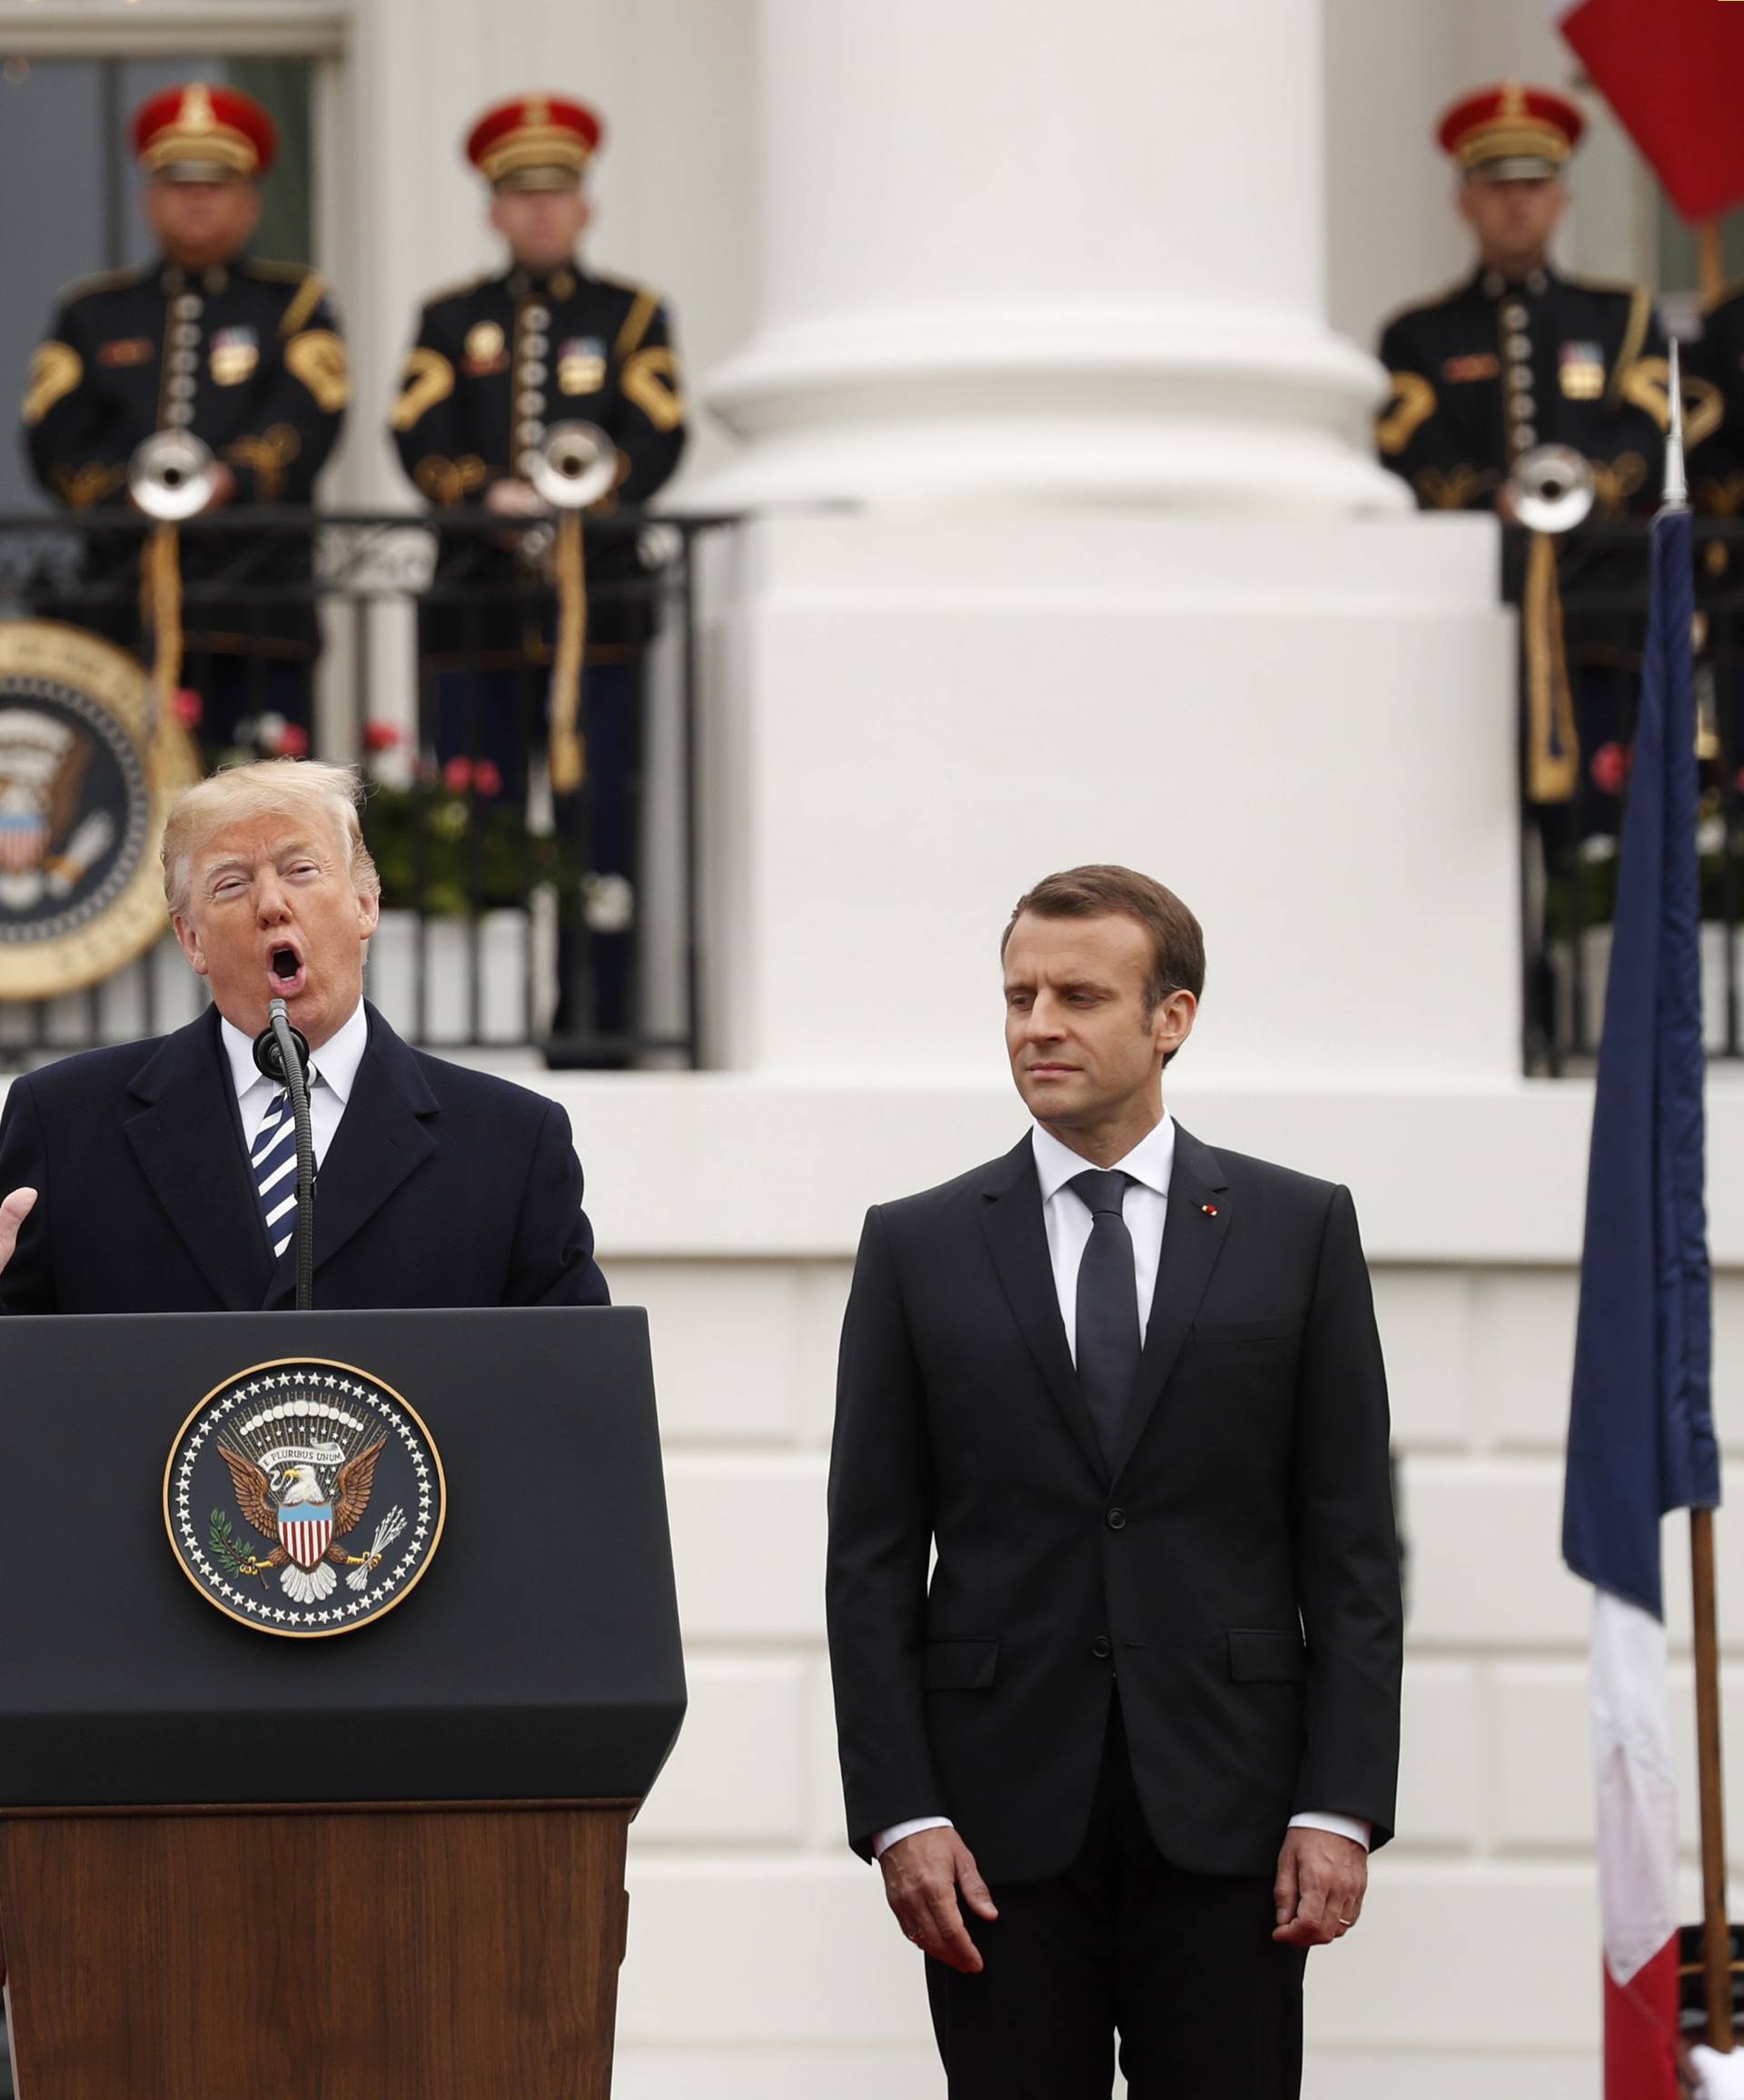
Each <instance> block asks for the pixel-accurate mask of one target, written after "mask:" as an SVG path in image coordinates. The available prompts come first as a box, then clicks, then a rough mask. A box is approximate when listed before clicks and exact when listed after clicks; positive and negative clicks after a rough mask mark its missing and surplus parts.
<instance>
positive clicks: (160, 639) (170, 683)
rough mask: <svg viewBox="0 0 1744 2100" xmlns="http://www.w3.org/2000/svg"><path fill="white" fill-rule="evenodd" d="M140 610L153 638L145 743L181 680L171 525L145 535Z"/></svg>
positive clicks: (175, 540) (176, 556)
mask: <svg viewBox="0 0 1744 2100" xmlns="http://www.w3.org/2000/svg"><path fill="white" fill-rule="evenodd" d="M139 570H140V578H139V579H140V609H141V610H142V612H143V613H144V616H145V625H146V627H147V628H148V629H149V630H150V633H151V637H152V684H151V698H150V700H149V702H148V707H149V713H148V715H147V718H146V723H145V730H146V742H147V743H148V744H150V743H153V742H154V741H155V740H156V738H157V725H158V724H159V723H160V722H161V721H162V720H163V718H164V716H165V714H166V713H167V712H168V709H169V705H170V702H171V701H172V700H173V698H175V689H176V688H177V687H178V686H179V685H180V684H181V683H182V548H181V534H180V533H179V532H178V531H177V530H176V529H175V527H174V526H173V525H169V524H158V525H154V526H153V527H152V530H151V531H150V532H149V533H148V534H147V535H146V539H145V545H144V549H143V550H141V553H140V558H139Z"/></svg>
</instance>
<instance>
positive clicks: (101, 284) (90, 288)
mask: <svg viewBox="0 0 1744 2100" xmlns="http://www.w3.org/2000/svg"><path fill="white" fill-rule="evenodd" d="M150 275H151V271H150V270H149V269H143V270H140V269H135V270H99V271H97V272H95V274H94V275H93V276H90V277H75V278H74V280H73V282H72V283H71V284H69V285H66V286H65V287H64V289H63V291H62V292H61V304H62V305H63V306H71V305H72V304H73V303H74V302H75V301H76V300H80V299H89V298H90V297H91V295H92V294H93V292H125V291H128V290H131V288H132V287H133V286H134V285H135V284H143V283H144V282H145V280H146V279H147V278H148V277H149V276H150Z"/></svg>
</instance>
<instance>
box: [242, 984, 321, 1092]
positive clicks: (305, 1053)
mask: <svg viewBox="0 0 1744 2100" xmlns="http://www.w3.org/2000/svg"><path fill="white" fill-rule="evenodd" d="M266 1010H267V1013H268V1014H269V1015H271V1019H269V1021H268V1022H267V1025H266V1026H265V1027H264V1028H263V1029H262V1030H261V1032H260V1034H259V1035H257V1036H255V1038H254V1065H255V1069H256V1070H257V1071H260V1072H262V1073H264V1075H266V1077H267V1078H269V1079H274V1080H276V1081H277V1082H278V1084H279V1085H281V1086H282V1085H284V1084H285V1077H284V1052H283V1051H282V1048H281V1047H280V1045H279V1037H278V1030H277V1026H276V1024H277V1023H278V1022H280V1021H282V1022H283V1023H284V1025H285V1026H286V1028H287V1030H289V1033H290V1036H291V1041H292V1045H294V1047H295V1049H296V1053H297V1069H298V1071H299V1072H306V1071H307V1070H308V1069H309V1038H308V1037H307V1036H306V1035H304V1034H303V1032H302V1029H301V1028H292V1027H291V1015H290V1011H289V1009H288V1008H287V1007H286V1005H285V1003H284V1001H283V1000H282V999H274V1000H272V1001H271V1003H270V1004H269V1005H268V1006H267V1009H266Z"/></svg>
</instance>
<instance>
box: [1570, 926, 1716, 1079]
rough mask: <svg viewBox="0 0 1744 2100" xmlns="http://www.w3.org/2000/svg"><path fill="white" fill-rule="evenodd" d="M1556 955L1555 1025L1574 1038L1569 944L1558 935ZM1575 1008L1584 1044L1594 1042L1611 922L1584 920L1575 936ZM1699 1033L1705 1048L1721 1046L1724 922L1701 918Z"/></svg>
mask: <svg viewBox="0 0 1744 2100" xmlns="http://www.w3.org/2000/svg"><path fill="white" fill-rule="evenodd" d="M1552 953H1553V954H1554V956H1555V958H1556V1029H1557V1035H1558V1036H1559V1038H1560V1039H1561V1041H1562V1042H1563V1043H1565V1044H1568V1043H1572V1042H1573V1040H1574V1010H1575V1005H1574V1002H1575V986H1574V958H1573V954H1572V951H1571V946H1570V944H1569V943H1568V942H1567V941H1558V942H1557V943H1556V944H1555V946H1554V948H1553V950H1552ZM1609 974H1610V927H1609V926H1588V927H1587V928H1586V929H1585V931H1584V932H1583V933H1582V934H1581V977H1582V981H1581V1014H1582V1015H1583V1016H1584V1019H1585V1022H1586V1045H1587V1048H1588V1049H1589V1050H1597V1049H1598V1047H1599V1036H1600V1031H1601V1029H1602V1028H1603V1026H1604V1022H1605V981H1606V978H1607V976H1609ZM1739 1009H1740V1010H1739V1025H1740V1028H1744V955H1740V956H1739ZM1701 1039H1702V1042H1703V1044H1704V1045H1705V1046H1706V1047H1707V1049H1708V1050H1709V1053H1710V1054H1711V1053H1717V1052H1719V1051H1722V1050H1724V1049H1725V1047H1726V928H1725V927H1724V926H1720V925H1719V924H1717V923H1716V922H1715V921H1713V920H1704V921H1703V922H1702V928H1701Z"/></svg>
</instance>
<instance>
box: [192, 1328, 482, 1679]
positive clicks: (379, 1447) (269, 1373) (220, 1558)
mask: <svg viewBox="0 0 1744 2100" xmlns="http://www.w3.org/2000/svg"><path fill="white" fill-rule="evenodd" d="M446 1502H447V1491H446V1486H445V1483H444V1481H443V1476H442V1464H441V1459H440V1458H439V1456H438V1455H437V1451H436V1447H435V1444H434V1443H433V1442H432V1441H431V1435H430V1431H428V1430H427V1429H426V1428H425V1426H424V1424H423V1422H422V1421H421V1420H420V1419H419V1416H418V1414H417V1412H415V1411H414V1409H413V1408H412V1407H411V1404H410V1403H409V1402H407V1401H406V1400H404V1399H403V1398H402V1397H401V1395H400V1394H399V1393H397V1392H394V1390H393V1389H392V1387H391V1386H388V1385H384V1384H383V1383H382V1382H381V1380H380V1379H378V1378H374V1377H372V1375H371V1374H370V1373H369V1372H364V1371H359V1370H358V1369H357V1368H356V1367H355V1366H354V1365H352V1364H347V1363H336V1362H329V1361H327V1360H326V1359H324V1358H318V1357H298V1358H284V1359H282V1360H279V1361H275V1362H271V1363H258V1364H255V1365H254V1366H253V1368H252V1369H251V1370H248V1371H244V1372H239V1373H238V1374H237V1376H236V1377H234V1378H233V1379H230V1380H227V1381H226V1382H225V1383H224V1384H223V1385H221V1386H218V1387H216V1388H215V1389H214V1390H213V1392H209V1393H208V1394H207V1395H206V1396H205V1398H204V1399H203V1401H202V1402H200V1404H199V1406H198V1407H197V1408H195V1409H194V1411H193V1413H192V1414H191V1415H190V1416H189V1417H188V1419H187V1421H185V1422H183V1425H182V1430H181V1432H180V1434H179V1435H178V1436H177V1438H176V1441H175V1444H174V1447H173V1450H172V1451H171V1453H170V1462H169V1465H168V1467H167V1468H166V1469H165V1471H164V1476H163V1519H164V1522H165V1524H166V1526H167V1527H168V1530H169V1534H170V1543H171V1545H172V1547H173V1549H174V1550H175V1555H176V1559H177V1560H178V1561H179V1562H180V1563H181V1566H182V1570H183V1573H184V1574H185V1575H186V1576H187V1577H188V1579H189V1580H190V1581H191V1582H193V1586H194V1588H195V1589H196V1590H199V1591H200V1593H201V1594H202V1596H203V1597H204V1598H205V1600H206V1601H207V1602H208V1603H209V1604H213V1605H215V1606H216V1608H217V1609H218V1610H220V1611H222V1612H223V1613H224V1614H225V1615H226V1616H227V1617H228V1618H231V1619H235V1620H241V1621H242V1623H243V1625H245V1626H253V1627H256V1628H258V1629H260V1630H261V1631H262V1632H263V1633H277V1634H284V1635H288V1636H290V1637H292V1639H297V1638H301V1639H311V1638H315V1639H319V1638H320V1637H322V1636H323V1635H327V1634H334V1633H350V1632H352V1631H354V1630H355V1629H356V1628H358V1627H360V1626H367V1625H368V1624H369V1623H370V1621H371V1620H374V1619H380V1618H381V1616H382V1615H383V1613H385V1612H388V1611H391V1610H392V1609H393V1607H394V1606H395V1605H396V1604H399V1603H401V1602H402V1601H403V1600H404V1599H405V1598H406V1596H407V1595H408V1594H409V1593H410V1591H411V1590H412V1589H414V1588H415V1587H416V1585H417V1583H418V1582H419V1580H420V1579H421V1577H422V1575H423V1572H424V1570H425V1569H426V1568H427V1567H428V1566H429V1565H430V1562H431V1557H432V1555H433V1554H434V1553H435V1550H436V1547H437V1545H438V1543H439V1541H440V1540H441V1535H442V1523H443V1519H444V1515H445V1513H446Z"/></svg>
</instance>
